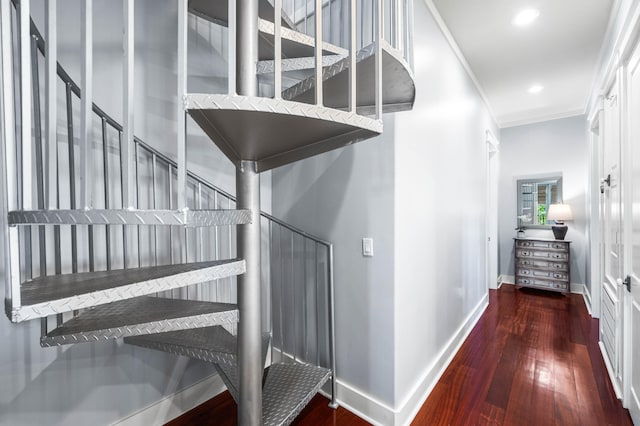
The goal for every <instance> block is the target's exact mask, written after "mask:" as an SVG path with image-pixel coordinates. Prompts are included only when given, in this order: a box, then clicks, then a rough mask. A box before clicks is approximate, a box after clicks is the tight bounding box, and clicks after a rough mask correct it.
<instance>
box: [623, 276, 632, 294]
mask: <svg viewBox="0 0 640 426" xmlns="http://www.w3.org/2000/svg"><path fill="white" fill-rule="evenodd" d="M622 283H623V284H624V286H625V287H627V291H628V292H629V293H631V277H630V276H629V275H627V277H626V278H625V279H624V281H623V282H622Z"/></svg>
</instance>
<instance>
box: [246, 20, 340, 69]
mask: <svg viewBox="0 0 640 426" xmlns="http://www.w3.org/2000/svg"><path fill="white" fill-rule="evenodd" d="M258 30H259V31H260V43H259V46H258V47H259V51H258V59H259V60H261V61H264V60H273V59H274V53H275V51H274V43H275V40H274V33H275V25H273V22H271V21H268V20H265V19H260V20H259V22H258ZM280 35H281V40H282V57H283V58H305V57H311V56H314V55H315V48H316V42H315V37H312V36H309V35H307V34H304V33H301V32H300V31H296V30H294V29H289V28H286V27H281V30H280ZM348 54H349V51H348V50H347V49H344V48H342V47H340V46H336V45H335V44H331V43H328V42H326V41H323V42H322V55H323V56H328V55H341V56H347V55H348Z"/></svg>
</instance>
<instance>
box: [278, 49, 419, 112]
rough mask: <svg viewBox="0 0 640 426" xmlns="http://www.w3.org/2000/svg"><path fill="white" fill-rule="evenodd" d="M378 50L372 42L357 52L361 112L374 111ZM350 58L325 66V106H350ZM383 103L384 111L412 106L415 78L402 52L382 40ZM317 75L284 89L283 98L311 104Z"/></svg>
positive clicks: (358, 101) (357, 79)
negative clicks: (376, 54)
mask: <svg viewBox="0 0 640 426" xmlns="http://www.w3.org/2000/svg"><path fill="white" fill-rule="evenodd" d="M375 53H376V45H375V43H372V44H370V45H368V46H366V47H364V48H363V49H360V50H359V51H358V52H357V54H356V63H357V66H356V74H357V77H356V81H357V98H356V99H357V106H358V112H359V113H361V114H368V113H372V112H373V106H374V105H375V90H374V89H375ZM349 68H350V58H348V57H347V58H345V59H342V60H340V61H338V62H336V63H335V64H333V65H330V66H328V67H325V68H323V72H322V80H323V101H324V104H325V106H328V107H331V108H337V109H345V108H347V102H348V99H347V96H346V93H348V90H349ZM382 75H383V84H382V103H383V110H384V111H385V112H395V111H405V110H410V109H411V108H412V107H413V103H414V100H415V80H414V77H413V72H412V71H411V68H410V66H409V64H407V62H406V61H405V60H404V59H403V58H402V56H401V54H400V52H399V51H398V50H396V49H394V48H393V47H391V45H389V43H387V42H385V41H383V42H382ZM315 85H316V84H315V76H311V77H309V78H307V79H305V80H303V81H301V82H299V83H298V84H295V85H293V86H291V87H289V88H287V89H285V90H283V92H282V98H283V99H287V100H292V101H297V102H304V103H312V102H314V99H315Z"/></svg>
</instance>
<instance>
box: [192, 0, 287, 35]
mask: <svg viewBox="0 0 640 426" xmlns="http://www.w3.org/2000/svg"><path fill="white" fill-rule="evenodd" d="M273 9H274V8H273V3H272V2H271V1H269V0H260V1H259V2H258V16H259V17H260V18H262V19H266V20H267V21H269V22H273V17H274V10H273ZM189 12H191V13H193V14H194V15H197V16H200V17H201V18H203V19H206V20H209V21H212V22H214V23H217V24H219V25H224V26H226V25H227V20H228V16H229V2H228V1H227V0H189ZM282 25H283V27H286V28H295V24H294V23H293V21H292V20H291V18H289V17H288V16H287V15H286V14H285V13H283V14H282Z"/></svg>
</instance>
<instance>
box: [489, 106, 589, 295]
mask: <svg viewBox="0 0 640 426" xmlns="http://www.w3.org/2000/svg"><path fill="white" fill-rule="evenodd" d="M588 171H589V136H588V134H587V121H586V118H585V116H582V115H581V116H576V117H570V118H563V119H559V120H552V121H546V122H542V123H536V124H530V125H525V126H518V127H511V128H507V129H502V131H501V140H500V190H499V195H498V200H499V201H498V202H499V206H500V207H499V224H500V226H499V241H500V245H499V258H500V273H501V274H503V275H510V276H512V275H513V271H514V261H513V239H512V238H513V237H515V235H516V231H515V227H516V225H517V224H516V222H517V221H516V216H517V214H516V210H517V206H516V203H517V198H516V181H517V180H518V179H521V178H524V177H535V176H542V175H547V176H549V175H555V174H557V173H560V174H562V196H563V199H564V203H565V204H569V205H570V206H571V211H572V212H573V217H574V220H573V221H568V222H566V224H567V226H568V227H569V231H568V232H567V236H566V239H567V240H571V241H572V243H571V282H572V283H575V284H586V283H587V282H586V267H587V239H586V238H587V237H586V235H587V212H586V190H587V179H588ZM526 235H528V236H536V235H537V236H543V237H545V238H553V233H552V232H551V230H550V229H549V230H527V231H526Z"/></svg>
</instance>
